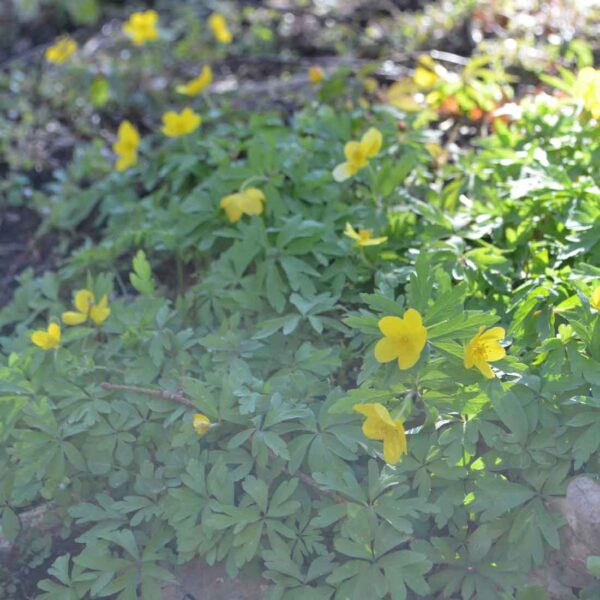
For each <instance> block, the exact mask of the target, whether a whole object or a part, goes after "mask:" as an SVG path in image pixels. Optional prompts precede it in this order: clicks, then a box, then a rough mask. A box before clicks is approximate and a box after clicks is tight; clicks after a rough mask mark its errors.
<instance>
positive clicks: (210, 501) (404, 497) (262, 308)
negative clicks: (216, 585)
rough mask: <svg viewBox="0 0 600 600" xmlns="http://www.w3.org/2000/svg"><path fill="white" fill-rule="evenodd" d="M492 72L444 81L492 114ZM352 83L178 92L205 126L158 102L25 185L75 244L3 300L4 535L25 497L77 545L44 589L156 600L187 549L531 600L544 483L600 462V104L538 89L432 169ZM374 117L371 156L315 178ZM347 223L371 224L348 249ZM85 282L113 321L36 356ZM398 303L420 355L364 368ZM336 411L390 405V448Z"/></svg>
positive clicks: (550, 526)
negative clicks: (125, 143)
mask: <svg viewBox="0 0 600 600" xmlns="http://www.w3.org/2000/svg"><path fill="white" fill-rule="evenodd" d="M259 34H260V31H259V32H258V34H257V35H259ZM260 35H261V39H263V41H264V42H265V43H268V42H269V40H268V39H267V38H268V36H266V35H264V32H263V33H262V34H260ZM187 42H189V43H192V42H191V41H190V40H187ZM182 43H183V42H182ZM573 52H576V53H577V55H578V56H583V59H582V60H584V59H585V52H584V51H583V50H581V49H580V50H579V51H577V49H574V50H573ZM487 64H488V59H487V58H485V59H475V60H473V61H472V63H471V64H470V65H469V66H468V67H467V69H465V72H466V73H465V74H464V76H463V79H462V80H461V84H460V86H459V88H456V89H455V88H451V89H450V88H447V89H446V88H443V90H442V91H443V93H444V94H447V95H448V96H450V95H457V94H462V95H463V96H464V103H465V104H464V106H463V108H464V109H465V110H466V109H467V108H470V107H471V104H473V105H477V106H484V107H486V109H487V108H489V107H491V104H490V103H491V99H492V98H491V97H488V96H486V94H487V93H488V92H490V91H491V95H492V96H493V99H496V100H497V96H498V95H501V94H502V93H503V90H504V89H505V86H507V85H508V81H509V80H510V78H508V77H505V76H504V74H503V73H502V72H501V71H499V70H496V71H492V70H488V69H487V66H486V65H487ZM65 71H66V72H65V73H64V74H63V75H62V77H64V78H65V80H69V78H70V77H83V76H84V75H85V73H83V74H82V73H81V72H78V73H75V74H74V73H73V72H71V71H68V70H65ZM75 71H76V69H75ZM124 79H125V78H124ZM117 80H118V78H117ZM104 81H105V80H104V79H95V80H94V82H95V83H93V88H92V90H90V92H89V94H88V95H87V96H86V100H85V102H92V103H93V104H95V105H96V107H98V108H99V109H102V110H107V111H108V110H109V109H110V108H111V103H113V102H115V98H119V97H121V96H120V95H122V96H126V95H127V92H126V90H127V88H126V86H125V88H124V89H125V91H124V90H123V89H121V90H117V91H116V92H114V90H113V87H111V88H110V93H108V91H107V89H106V87H105V85H104V83H103V82H104ZM112 83H114V82H113V81H111V84H112ZM355 83H356V82H355V81H353V78H352V74H351V72H350V71H349V70H348V69H342V70H341V71H340V72H339V73H338V74H336V75H333V76H331V77H330V79H329V80H328V81H327V82H326V83H324V84H323V86H322V87H321V88H320V90H319V91H318V92H317V94H316V96H317V95H318V101H317V100H311V101H310V102H308V103H307V104H306V105H305V106H304V107H303V108H301V109H298V110H297V111H295V112H294V113H293V114H292V115H291V116H290V115H285V117H284V116H282V115H280V114H278V113H276V112H252V111H250V112H249V111H246V110H244V108H243V107H239V106H236V105H235V104H233V103H230V102H229V100H223V101H222V102H215V105H214V106H212V105H210V106H209V105H208V103H205V100H203V99H199V100H194V102H196V103H197V104H195V105H194V106H196V108H198V110H200V107H201V108H202V109H205V110H204V112H203V123H202V128H201V130H199V131H197V132H194V133H193V134H190V135H189V136H185V137H182V138H173V139H170V138H165V137H164V136H163V135H162V134H161V133H160V126H159V123H158V121H156V122H155V123H156V126H155V128H154V129H155V130H154V131H144V132H143V141H142V144H141V147H140V156H139V159H138V162H137V164H136V165H135V166H133V167H132V168H130V169H128V170H127V171H124V172H117V171H115V170H114V167H113V162H114V159H113V157H111V156H109V155H108V153H107V152H105V151H104V146H103V145H102V144H100V143H98V142H94V143H92V144H90V145H89V146H87V147H84V146H82V147H81V148H79V149H78V151H77V152H76V154H75V156H74V158H73V161H72V162H71V163H70V164H69V165H68V167H66V168H65V169H61V170H59V171H58V172H57V173H56V177H55V180H54V181H53V183H52V185H51V186H49V187H48V190H47V192H48V193H47V194H46V193H44V194H42V193H38V194H36V195H35V198H34V199H33V200H32V202H33V203H34V205H36V206H38V207H40V212H42V213H43V214H44V216H45V218H44V221H43V228H44V229H45V230H48V231H52V232H53V233H54V234H55V235H57V236H58V238H60V239H61V240H63V241H62V245H63V247H64V248H65V250H68V255H67V256H66V257H65V260H64V262H63V263H62V264H61V265H59V266H58V267H57V269H56V270H55V271H52V272H50V271H49V272H46V273H45V274H44V275H41V276H39V277H37V276H34V274H33V272H32V271H31V270H29V271H25V272H24V273H22V274H21V276H20V279H19V288H18V289H17V290H16V292H15V295H14V299H13V301H12V302H11V303H10V304H9V305H8V306H6V307H4V308H3V309H1V310H0V327H2V335H3V337H2V338H0V350H1V351H0V512H1V515H2V516H1V525H0V526H1V528H2V533H3V536H4V537H5V538H7V539H8V540H9V541H11V542H12V541H15V542H17V543H19V541H20V540H21V541H23V540H24V539H25V537H26V536H27V531H28V528H24V527H22V526H21V523H20V520H19V519H20V517H21V515H22V514H23V513H25V512H26V511H27V510H28V509H30V508H31V507H33V506H39V505H43V506H45V507H46V510H47V514H46V517H45V518H46V519H47V522H48V526H49V527H51V526H56V524H57V523H59V524H60V525H59V527H60V534H61V536H62V537H63V538H65V539H69V540H70V541H71V546H70V547H69V548H68V550H67V551H64V549H63V550H61V552H60V555H59V556H58V557H56V558H55V560H53V562H52V564H51V565H47V567H48V568H47V577H46V578H44V579H43V580H42V581H41V582H40V583H39V589H40V590H41V592H40V596H39V598H41V599H43V600H59V599H61V600H62V599H65V598H67V599H69V600H71V599H72V600H78V599H84V598H85V599H87V598H102V597H113V598H117V599H118V600H130V599H134V598H137V597H139V598H143V599H144V600H153V599H154V598H157V599H158V598H160V597H161V595H160V586H161V585H162V584H163V583H165V582H169V581H172V580H173V577H174V576H173V575H172V570H173V568H175V567H176V566H178V565H181V564H183V563H185V562H187V561H189V560H191V559H193V558H194V557H202V558H203V559H204V560H206V561H207V562H208V563H209V564H214V563H217V562H223V563H224V564H225V566H226V569H227V572H228V574H229V575H230V576H236V575H238V574H239V573H240V572H243V570H244V569H255V570H256V569H258V570H260V572H262V574H263V576H264V577H265V578H266V579H267V580H268V581H269V582H270V584H271V587H270V589H269V591H268V597H269V598H273V599H283V598H285V599H294V598H315V599H319V600H320V599H328V598H332V599H336V600H337V599H339V600H341V599H344V600H345V599H347V598H350V599H356V600H362V599H363V598H367V597H369V598H394V599H398V600H404V599H407V600H414V599H415V598H419V597H422V598H433V597H436V598H438V597H439V598H448V599H449V598H461V599H462V600H470V599H480V600H505V599H508V598H518V599H522V600H527V599H531V600H533V599H536V600H537V599H538V598H540V599H541V598H544V597H545V596H544V593H545V592H544V591H543V590H541V591H540V589H539V588H536V587H535V586H531V585H529V580H528V575H529V574H530V572H531V571H532V570H534V569H536V568H538V567H540V566H542V565H544V564H545V562H546V561H547V558H548V555H549V553H550V552H552V551H554V550H558V549H560V545H561V539H560V536H559V533H558V532H559V528H560V527H561V526H562V525H563V524H564V522H563V520H562V518H561V517H560V516H558V515H557V514H556V513H555V512H553V511H552V510H550V508H549V507H550V505H551V501H552V500H553V499H555V498H557V497H560V496H562V495H564V492H565V489H566V485H567V483H568V481H569V479H570V478H571V477H572V476H573V475H574V474H578V473H588V474H596V475H597V474H598V473H599V469H600V464H599V462H598V450H599V447H600V429H599V427H600V426H599V420H598V408H599V407H600V375H599V373H600V317H599V315H598V310H597V307H596V308H594V307H593V306H592V305H591V304H590V296H591V294H592V292H593V290H594V289H595V287H596V286H598V285H600V268H598V267H597V266H596V265H598V264H600V192H599V185H600V180H599V178H598V169H597V165H598V158H599V156H600V133H599V129H598V127H597V123H594V121H593V120H591V119H581V118H580V112H579V110H580V109H579V108H578V109H574V108H573V106H571V105H570V104H569V103H568V102H565V103H563V104H560V103H547V104H545V103H544V102H543V101H531V102H530V103H529V104H528V105H527V104H526V105H525V106H524V107H523V111H522V113H523V114H522V115H521V116H519V117H518V118H516V119H515V120H514V122H512V123H510V124H504V125H503V124H499V125H498V126H497V128H496V131H495V133H492V134H490V135H487V136H484V137H478V138H476V139H475V141H474V142H473V147H472V149H470V150H465V151H464V152H461V153H460V154H459V155H456V156H454V157H453V160H451V161H449V162H448V163H447V164H443V163H440V164H437V163H434V161H432V156H431V154H430V152H429V151H428V149H427V143H428V142H431V141H432V140H435V139H437V138H438V137H439V136H438V135H437V132H436V131H435V130H429V129H423V128H421V127H420V125H419V122H418V117H412V116H410V115H408V114H405V113H402V112H401V111H398V110H396V109H394V108H391V107H389V106H384V105H379V104H369V102H368V101H367V100H365V99H364V98H362V97H358V98H357V97H356V96H355V91H356V88H357V87H358V86H355ZM131 85H133V84H131ZM444 85H445V84H444ZM348 88H350V89H351V92H350V93H349V94H348V97H340V96H343V94H344V93H345V92H344V90H347V89H348ZM440 89H442V88H440ZM484 90H487V91H484ZM113 92H114V93H113ZM162 100H163V101H164V98H163V99H162ZM361 100H362V102H361ZM173 102H174V100H173ZM470 103H471V104H470ZM132 105H134V101H132V102H131V104H130V105H129V106H130V107H131V106H132ZM157 105H158V106H159V107H161V108H165V107H164V106H162V104H160V102H159V101H157ZM488 105H490V106H488ZM171 106H172V104H171V105H169V107H171ZM155 112H156V113H157V114H158V112H157V111H156V107H155V106H152V107H149V109H148V115H150V116H152V115H154V114H155ZM148 118H150V117H148ZM400 120H401V121H400ZM399 121H400V122H401V124H402V126H401V127H399V126H398V125H399ZM151 122H153V121H151ZM372 126H375V127H377V128H379V129H380V130H381V132H382V134H383V138H384V142H383V146H382V149H381V151H380V153H379V154H378V155H377V156H376V157H373V158H371V161H370V164H369V166H368V168H364V169H362V170H360V171H359V172H358V173H357V174H356V175H355V176H354V178H353V179H351V180H350V181H348V182H345V183H336V182H335V181H334V180H333V178H332V174H331V173H332V170H333V169H334V167H335V166H336V165H337V164H338V163H339V162H340V161H341V160H343V147H344V144H345V143H346V142H347V141H348V140H350V139H359V138H360V136H361V135H362V134H363V133H364V132H365V131H366V130H367V129H368V128H369V127H372ZM17 185H20V184H19V183H18V182H17ZM250 186H252V187H256V188H259V189H260V190H261V191H262V192H263V193H264V194H265V197H266V201H265V208H264V212H263V213H261V214H258V215H252V216H249V215H245V216H243V217H242V218H241V219H240V220H239V221H237V222H235V223H232V222H230V221H229V220H228V219H227V217H226V214H225V212H224V211H223V210H222V209H221V208H220V200H221V198H223V197H225V196H227V195H229V194H233V193H237V192H239V191H240V190H245V189H247V188H248V187H250ZM346 223H350V224H352V225H353V226H355V227H357V228H358V227H361V228H365V229H367V228H368V229H372V230H373V231H374V232H375V235H377V236H379V235H381V236H387V241H386V242H385V243H382V244H380V245H375V246H360V245H358V244H356V243H355V241H354V240H351V239H349V238H348V237H347V236H345V235H344V230H345V229H344V228H345V224H346ZM73 230H76V231H77V232H78V233H77V234H73ZM83 238H85V239H83ZM83 288H86V289H89V290H92V291H93V292H94V294H95V297H96V298H97V299H100V298H102V297H103V296H104V295H107V296H108V297H109V299H110V308H111V313H110V316H109V317H108V319H107V320H106V321H105V322H103V323H101V324H100V325H99V326H95V325H94V324H93V323H91V322H90V321H87V322H86V323H84V324H82V325H77V326H73V327H66V326H63V327H62V340H61V344H60V346H59V347H58V348H56V349H52V350H49V351H43V350H41V349H39V348H36V347H34V346H33V345H32V343H31V339H30V334H31V332H32V330H33V329H37V328H39V327H44V328H45V327H46V326H47V324H48V323H49V322H59V321H60V318H61V314H62V313H63V311H66V310H70V309H71V304H72V297H73V292H75V291H77V290H80V289H83ZM408 308H413V309H417V310H418V311H419V312H420V313H421V315H422V317H423V323H424V326H425V327H426V328H427V345H426V346H425V349H424V350H423V352H422V353H421V355H420V357H419V360H418V362H417V363H416V364H415V365H414V366H413V367H411V368H410V369H407V370H400V369H399V368H398V365H397V362H396V361H394V362H391V363H389V364H385V365H382V364H379V363H378V362H377V361H376V360H375V358H374V355H373V347H374V345H375V343H376V342H377V341H378V340H379V339H380V338H381V332H380V331H379V328H378V322H379V320H380V319H381V318H382V317H384V316H396V317H402V316H403V315H404V313H405V312H406V310H407V309H408ZM490 327H503V328H504V329H505V330H506V333H507V335H506V338H505V341H504V342H503V344H504V346H506V347H507V349H508V352H507V356H506V357H504V358H502V359H501V360H498V361H495V362H494V363H493V367H494V370H495V374H496V377H495V378H493V379H486V378H484V376H483V375H482V374H481V373H480V372H479V370H477V369H476V368H469V369H467V368H465V361H464V352H465V346H466V345H467V344H468V343H469V341H470V340H471V339H472V338H473V337H474V336H475V335H477V333H478V332H479V331H480V330H481V328H484V329H488V328H490ZM357 403H381V404H383V405H385V406H386V407H387V408H388V410H389V411H390V413H391V414H392V415H393V417H394V418H395V419H399V420H402V421H403V423H404V428H405V429H406V432H407V440H408V453H407V454H406V455H405V456H403V458H402V460H401V461H400V462H399V463H398V464H397V465H387V464H385V462H384V461H383V458H382V444H381V442H380V441H373V440H370V439H367V438H366V437H365V436H364V435H363V432H362V430H361V426H362V424H363V422H364V420H363V418H362V417H360V416H359V415H358V414H357V413H356V412H355V411H353V406H354V405H355V404H357ZM195 413H201V414H202V415H205V416H206V417H208V419H210V421H211V424H212V426H211V427H210V428H208V429H207V431H206V432H201V433H203V435H202V436H199V435H198V434H197V433H196V431H195V430H194V425H193V419H194V414H195ZM44 539H45V540H46V541H45V542H44V544H45V545H44V546H43V548H38V553H34V556H35V558H36V560H34V561H33V562H34V563H39V564H41V563H42V562H44V561H45V560H47V558H48V555H49V554H50V551H49V544H50V542H49V537H48V538H44ZM597 559H598V557H594V556H592V557H590V558H589V560H588V570H589V571H590V573H591V574H592V575H594V576H598V561H597ZM45 567H46V565H45ZM588 592H589V593H590V594H591V593H593V590H592V591H591V592H590V591H589V590H587V591H586V590H583V591H582V592H581V594H582V596H581V597H586V596H585V595H584V594H586V593H588ZM8 593H11V594H14V593H16V592H15V591H14V590H12V589H11V590H9V592H8ZM590 597H591V596H590Z"/></svg>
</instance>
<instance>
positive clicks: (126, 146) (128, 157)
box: [112, 121, 140, 171]
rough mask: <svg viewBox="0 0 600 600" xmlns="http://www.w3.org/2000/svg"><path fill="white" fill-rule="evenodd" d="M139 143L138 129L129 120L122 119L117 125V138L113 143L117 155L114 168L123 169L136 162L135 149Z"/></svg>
mask: <svg viewBox="0 0 600 600" xmlns="http://www.w3.org/2000/svg"><path fill="white" fill-rule="evenodd" d="M139 144H140V134H139V133H138V130H137V129H136V128H135V127H134V126H133V125H132V124H131V123H130V122H129V121H123V122H122V123H121V124H120V125H119V131H118V139H117V141H116V142H115V143H114V144H113V147H112V148H113V150H114V151H115V153H116V154H118V155H119V158H118V160H117V163H116V165H115V168H116V169H117V171H125V170H126V169H129V167H132V166H133V165H135V163H136V162H137V149H138V146H139Z"/></svg>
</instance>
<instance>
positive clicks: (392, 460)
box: [354, 402, 408, 465]
mask: <svg viewBox="0 0 600 600" xmlns="http://www.w3.org/2000/svg"><path fill="white" fill-rule="evenodd" d="M354 410H355V411H357V412H359V413H361V414H363V415H364V416H365V417H367V420H366V421H365V422H364V423H363V426H362V430H363V433H364V434H365V437H366V438H368V439H370V440H383V458H384V459H385V462H386V463H388V464H390V465H395V464H396V463H397V462H398V461H399V460H400V457H401V456H402V455H403V454H406V453H407V452H408V445H407V443H406V433H405V432H404V426H403V425H402V421H399V420H396V421H394V420H393V419H392V417H391V416H390V413H389V412H388V410H387V408H386V407H385V406H383V404H379V402H375V403H369V404H355V405H354Z"/></svg>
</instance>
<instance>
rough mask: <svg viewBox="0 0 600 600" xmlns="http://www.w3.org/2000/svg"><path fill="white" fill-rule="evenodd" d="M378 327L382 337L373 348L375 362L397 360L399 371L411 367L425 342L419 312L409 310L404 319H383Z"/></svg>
mask: <svg viewBox="0 0 600 600" xmlns="http://www.w3.org/2000/svg"><path fill="white" fill-rule="evenodd" d="M378 325H379V330H380V331H381V333H383V335H384V337H383V338H382V339H381V340H379V341H378V342H377V344H376V346H375V358H376V359H377V361H378V362H380V363H387V362H391V361H392V360H395V359H398V367H400V369H410V368H411V367H413V366H414V365H415V364H416V363H417V361H418V360H419V358H420V356H421V352H422V351H423V348H424V347H425V342H426V341H427V329H426V328H425V327H424V326H423V321H422V319H421V315H420V313H419V311H417V310H415V309H414V308H409V309H408V310H407V311H406V312H405V313H404V317H402V318H400V317H383V319H380V320H379V323H378Z"/></svg>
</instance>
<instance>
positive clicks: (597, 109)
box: [573, 67, 600, 119]
mask: <svg viewBox="0 0 600 600" xmlns="http://www.w3.org/2000/svg"><path fill="white" fill-rule="evenodd" d="M573 96H575V98H577V99H578V100H581V101H582V102H583V105H584V107H585V108H586V110H588V111H589V112H590V113H591V114H592V117H594V119H600V69H594V68H592V67H585V68H583V69H581V71H579V73H578V74H577V80H576V81H575V85H574V86H573Z"/></svg>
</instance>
